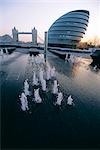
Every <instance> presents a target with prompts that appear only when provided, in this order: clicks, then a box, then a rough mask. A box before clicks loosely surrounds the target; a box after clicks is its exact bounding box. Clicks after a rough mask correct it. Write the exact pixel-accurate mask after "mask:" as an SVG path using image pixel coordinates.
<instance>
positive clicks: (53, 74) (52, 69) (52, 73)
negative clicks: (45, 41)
mask: <svg viewBox="0 0 100 150" xmlns="http://www.w3.org/2000/svg"><path fill="white" fill-rule="evenodd" d="M50 73H51V77H55V76H56V72H55V67H53V68H51V72H50Z"/></svg>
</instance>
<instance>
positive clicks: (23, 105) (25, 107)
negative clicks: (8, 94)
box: [20, 93, 29, 111]
mask: <svg viewBox="0 0 100 150" xmlns="http://www.w3.org/2000/svg"><path fill="white" fill-rule="evenodd" d="M20 101H21V109H22V110H23V111H26V110H29V107H28V101H27V97H26V95H25V93H22V94H21V96H20Z"/></svg>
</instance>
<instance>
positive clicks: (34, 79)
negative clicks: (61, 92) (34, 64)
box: [33, 72, 39, 85]
mask: <svg viewBox="0 0 100 150" xmlns="http://www.w3.org/2000/svg"><path fill="white" fill-rule="evenodd" d="M38 84H39V83H38V78H37V77H36V74H35V72H34V74H33V85H38Z"/></svg>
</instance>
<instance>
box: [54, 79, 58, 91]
mask: <svg viewBox="0 0 100 150" xmlns="http://www.w3.org/2000/svg"><path fill="white" fill-rule="evenodd" d="M58 86H59V85H58V84H57V80H54V85H53V94H58Z"/></svg>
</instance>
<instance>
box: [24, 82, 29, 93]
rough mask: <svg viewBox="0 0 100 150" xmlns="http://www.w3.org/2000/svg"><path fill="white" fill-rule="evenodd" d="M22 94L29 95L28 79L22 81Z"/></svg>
mask: <svg viewBox="0 0 100 150" xmlns="http://www.w3.org/2000/svg"><path fill="white" fill-rule="evenodd" d="M24 92H25V95H26V96H27V95H29V84H28V79H26V80H25V81H24Z"/></svg>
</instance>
